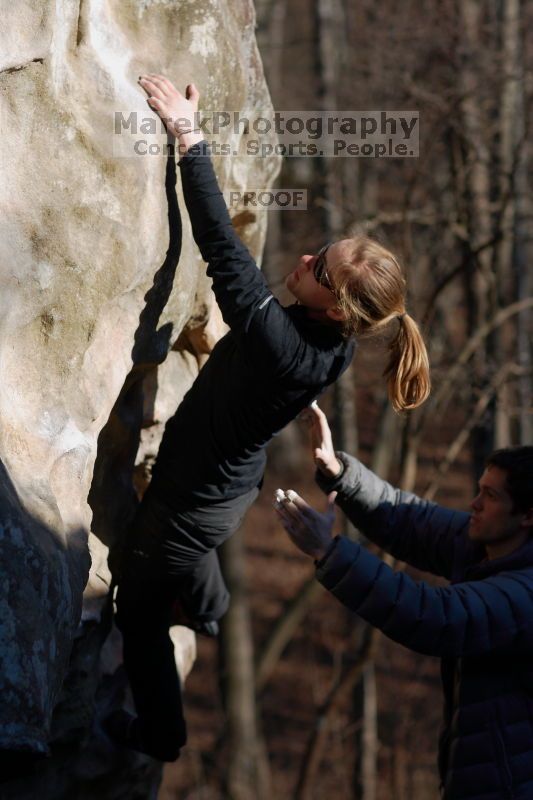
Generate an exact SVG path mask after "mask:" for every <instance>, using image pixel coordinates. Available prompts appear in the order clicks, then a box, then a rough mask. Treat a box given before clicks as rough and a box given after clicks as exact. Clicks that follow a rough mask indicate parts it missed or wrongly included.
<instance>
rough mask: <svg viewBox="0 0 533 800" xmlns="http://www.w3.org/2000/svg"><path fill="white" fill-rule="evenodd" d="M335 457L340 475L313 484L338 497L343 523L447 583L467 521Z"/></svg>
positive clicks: (465, 516) (352, 461) (351, 460)
mask: <svg viewBox="0 0 533 800" xmlns="http://www.w3.org/2000/svg"><path fill="white" fill-rule="evenodd" d="M337 457H338V458H339V459H340V461H341V462H342V464H343V467H344V470H343V472H342V474H341V475H340V476H339V477H338V478H337V479H334V480H327V479H325V478H324V477H323V476H322V475H321V474H320V473H317V482H318V484H319V485H320V487H321V488H322V489H323V490H324V491H325V492H331V491H333V490H335V491H336V492H337V493H338V494H337V500H336V503H337V504H338V505H339V506H340V507H341V508H342V510H343V511H344V513H345V514H346V516H347V517H348V519H350V521H351V522H352V523H353V524H354V525H355V526H356V527H357V528H358V529H359V530H360V531H361V532H362V533H363V534H364V535H365V536H366V537H367V539H370V541H372V542H375V544H377V545H379V546H380V547H381V548H382V549H383V550H386V551H387V552H388V553H391V554H392V555H393V556H394V557H395V558H398V559H400V560H401V561H405V562H407V563H408V564H411V565H412V566H414V567H416V568H417V569H421V570H424V571H426V572H432V573H433V574H435V575H442V576H444V577H446V578H448V579H449V580H450V579H451V578H452V572H453V565H454V563H455V562H456V559H457V558H458V557H459V558H461V557H462V550H463V549H464V547H465V532H466V527H467V525H468V521H469V518H470V515H469V514H466V513H462V512H458V511H453V510H452V509H447V508H444V507H443V506H439V505H437V504H436V503H431V502H429V501H428V500H423V499H422V498H420V497H418V496H417V495H415V494H411V493H410V492H403V491H401V490H400V489H395V488H394V487H393V486H391V485H390V483H387V482H386V481H384V480H382V479H381V478H379V477H378V476H377V475H375V474H374V473H373V472H371V470H369V469H367V468H366V467H365V466H364V465H363V464H362V463H361V462H360V461H358V460H357V459H356V458H352V457H351V456H349V455H347V454H346V453H337Z"/></svg>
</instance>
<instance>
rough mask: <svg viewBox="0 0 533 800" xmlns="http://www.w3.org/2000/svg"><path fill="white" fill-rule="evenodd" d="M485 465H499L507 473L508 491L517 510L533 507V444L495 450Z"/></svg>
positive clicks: (523, 510) (526, 509) (522, 510)
mask: <svg viewBox="0 0 533 800" xmlns="http://www.w3.org/2000/svg"><path fill="white" fill-rule="evenodd" d="M485 466H487V467H498V468H499V469H502V470H503V471H504V472H505V473H506V484H507V491H508V492H509V494H510V496H511V500H512V501H513V504H514V510H515V511H521V512H526V511H528V509H530V508H533V446H531V445H523V446H521V447H504V448H503V449H502V450H495V451H494V452H493V453H491V454H490V456H489V457H488V458H487V460H486V462H485Z"/></svg>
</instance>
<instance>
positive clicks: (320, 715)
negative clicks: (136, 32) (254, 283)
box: [159, 0, 533, 800]
mask: <svg viewBox="0 0 533 800" xmlns="http://www.w3.org/2000/svg"><path fill="white" fill-rule="evenodd" d="M256 12H257V22H258V30H257V37H258V42H259V47H260V50H261V54H262V58H263V64H264V68H265V73H266V77H267V82H268V85H269V87H270V92H271V95H272V100H273V104H274V108H275V109H276V110H280V111H281V110H288V109H293V110H295V111H298V110H300V111H301V110H303V109H308V110H327V111H334V110H335V109H343V110H346V109H353V110H364V109H369V110H376V109H380V110H398V109H407V110H411V111H412V110H415V111H419V113H420V155H419V157H418V158H403V159H399V158H396V159H391V158H379V159H370V158H356V157H348V158H342V157H337V158H307V157H300V158H296V157H295V158H287V159H285V160H284V162H283V168H282V172H281V175H280V177H279V179H278V186H279V187H282V188H292V189H297V188H303V189H307V191H308V211H307V212H297V211H294V212H289V211H284V212H282V213H279V212H272V213H270V214H269V228H268V240H267V246H266V251H265V256H264V259H263V269H264V271H265V274H266V276H267V279H268V280H269V282H270V283H271V285H272V286H273V287H274V289H275V292H276V295H277V296H278V297H279V298H280V300H281V301H282V302H284V303H288V302H290V298H289V296H288V294H287V292H286V290H285V289H284V286H283V276H284V275H286V274H287V273H288V272H289V271H291V269H293V268H294V265H295V263H296V261H297V259H298V257H299V255H300V254H302V253H314V252H316V251H317V250H318V248H320V247H321V246H322V245H323V244H324V243H325V242H327V241H329V240H331V239H335V238H336V237H339V236H343V235H353V234H355V233H360V232H365V233H368V234H370V235H372V236H374V237H377V238H378V239H379V240H380V241H381V242H383V243H384V244H386V245H387V246H389V247H391V248H392V249H393V251H394V252H396V253H397V254H399V256H400V258H401V261H402V263H403V264H404V266H405V269H406V274H407V280H408V285H409V302H408V310H409V313H410V314H411V315H412V316H413V317H414V318H415V319H417V320H418V321H419V323H420V324H421V326H422V329H423V332H424V335H425V337H426V341H427V343H428V348H429V352H430V358H431V365H432V381H433V392H432V396H431V399H430V400H429V401H428V402H427V403H426V404H425V406H424V407H422V408H421V409H420V410H417V411H416V412H414V413H409V414H405V415H397V414H395V413H394V412H393V411H392V409H391V407H390V405H389V404H388V402H387V399H386V389H385V383H384V380H383V378H382V376H381V372H382V370H383V366H384V364H385V360H386V348H387V341H386V338H385V337H384V338H382V339H380V340H376V339H373V340H368V341H364V342H362V343H361V346H360V349H359V351H358V354H357V356H356V359H355V361H354V363H353V366H352V368H351V369H350V370H349V371H348V372H347V373H346V375H345V376H344V378H343V380H342V381H341V382H340V383H339V384H338V386H337V387H336V388H335V390H332V391H330V392H329V393H328V395H327V396H326V397H325V398H324V401H323V403H322V405H323V407H324V408H325V410H326V411H327V413H328V415H329V417H330V420H331V421H332V424H333V426H334V430H335V442H336V445H337V447H338V448H339V449H345V450H347V451H348V452H350V453H354V454H358V455H359V457H360V458H361V459H362V460H363V461H364V462H365V463H366V464H367V465H369V466H371V467H372V468H373V469H374V470H375V471H376V472H378V474H379V475H381V476H382V477H384V478H387V479H389V480H390V481H391V482H392V483H394V484H395V485H399V486H401V487H402V488H405V489H409V490H414V491H416V492H417V493H418V494H421V495H424V496H426V497H429V498H431V499H434V500H436V501H437V502H439V503H442V504H444V505H449V506H453V507H456V508H462V509H465V508H467V507H468V503H469V500H470V499H471V498H472V497H473V496H474V493H475V487H476V481H477V477H478V476H479V474H480V472H481V471H482V464H483V459H484V457H485V456H486V455H487V453H488V452H490V450H492V449H493V448H494V447H499V446H506V445H510V444H518V443H531V442H532V441H533V439H532V426H533V409H532V396H533V394H532V370H531V341H532V332H533V331H532V310H531V309H532V307H533V297H532V295H533V280H532V272H533V270H532V267H531V264H532V263H533V259H532V254H533V242H532V237H531V222H532V206H531V185H530V175H531V172H530V170H531V155H532V154H531V141H530V139H531V122H532V115H531V108H532V105H531V96H532V92H533V82H532V59H533V47H532V46H531V45H532V39H533V4H532V3H531V2H529V1H528V0H522V2H521V0H417V1H416V2H414V1H413V0H403V2H401V3H398V2H391V0H382V2H380V3H376V2H373V0H256ZM389 333H394V332H393V331H389ZM278 486H281V487H282V488H285V489H287V488H294V489H296V490H297V491H298V492H299V493H300V494H302V495H303V496H305V497H306V498H308V499H309V500H310V501H311V502H313V503H315V504H316V505H318V506H320V505H321V504H324V497H323V496H322V495H321V493H320V492H319V490H318V489H317V488H316V486H315V484H314V481H313V467H312V462H311V457H310V449H309V443H308V439H307V433H306V431H305V430H304V429H303V427H302V426H301V425H299V424H298V423H293V424H292V425H290V426H289V427H288V428H287V429H286V431H285V432H284V433H283V434H282V435H281V436H279V437H278V439H277V440H276V441H275V442H274V443H273V445H272V446H271V448H270V454H269V467H268V472H267V475H266V479H265V484H264V487H263V490H262V494H261V496H260V499H259V500H258V502H257V503H256V505H255V507H254V508H253V509H252V510H251V512H250V513H249V515H248V517H247V519H246V522H245V524H244V526H243V529H242V530H241V531H240V533H239V534H238V535H236V536H235V537H233V539H231V540H230V541H229V542H228V543H227V545H226V546H225V551H224V553H223V559H224V566H225V574H226V577H227V581H228V585H229V586H230V589H231V592H232V598H233V602H232V606H231V609H230V612H229V613H228V615H227V617H226V618H225V620H224V625H223V630H222V635H221V638H220V641H219V642H218V643H216V642H213V641H208V640H205V639H204V640H199V641H198V659H197V662H196V664H195V666H194V669H193V672H192V674H191V675H190V677H189V678H188V680H187V685H186V710H187V716H188V719H189V721H190V739H189V744H188V747H187V748H186V749H185V750H184V752H183V755H182V757H181V759H180V760H179V762H177V764H176V765H172V766H171V767H168V768H167V769H166V772H165V778H164V782H163V785H162V787H161V790H160V794H159V798H160V800H177V798H179V799H180V800H185V799H186V800H221V799H222V798H224V799H226V798H228V799H229V798H231V800H267V798H268V800H271V799H272V798H275V800H314V799H315V798H323V797H326V796H335V797H336V798H337V800H434V798H436V797H437V795H438V779H437V770H436V745H437V738H438V731H439V725H440V718H441V705H442V698H441V692H440V685H439V664H438V660H437V659H434V658H429V657H424V656H421V655H418V654H415V653H411V652H410V651H408V650H406V649H405V648H403V647H401V646H399V645H397V644H394V643H392V642H390V641H389V640H387V639H386V638H385V637H383V636H382V635H381V634H380V633H379V632H374V631H372V630H371V629H369V628H368V627H367V626H366V625H364V624H363V623H362V621H360V620H358V619H357V617H355V616H354V615H353V614H351V613H349V612H348V611H347V610H346V609H345V608H343V607H342V606H341V605H340V604H339V603H338V602H337V601H336V600H334V599H333V598H332V597H330V596H328V595H327V593H326V592H325V591H324V590H322V589H321V587H319V586H318V584H317V583H316V581H314V578H313V566H312V564H311V563H310V561H309V559H307V558H305V557H304V556H302V555H301V554H299V553H298V552H297V551H296V550H295V548H294V547H293V546H292V545H291V544H290V543H289V541H288V540H287V538H286V536H285V534H284V533H283V532H282V530H281V528H280V526H279V524H278V523H277V521H276V519H275V515H274V512H273V510H272V495H273V491H274V489H275V488H277V487H278ZM338 529H339V530H343V531H345V532H348V534H349V535H351V536H358V535H359V534H358V532H357V531H354V530H350V529H349V527H347V526H346V524H345V523H344V522H343V521H342V520H341V519H340V517H339V520H338ZM396 568H398V569H401V568H404V565H401V564H400V565H396ZM409 572H410V574H412V575H414V576H415V577H416V578H417V579H420V580H428V581H429V582H431V583H432V584H435V579H434V578H432V577H431V576H427V575H423V574H420V573H416V572H415V571H414V570H409Z"/></svg>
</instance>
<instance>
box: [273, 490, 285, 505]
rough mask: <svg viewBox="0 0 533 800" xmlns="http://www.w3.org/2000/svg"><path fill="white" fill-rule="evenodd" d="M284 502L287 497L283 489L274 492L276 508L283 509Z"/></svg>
mask: <svg viewBox="0 0 533 800" xmlns="http://www.w3.org/2000/svg"><path fill="white" fill-rule="evenodd" d="M284 500H286V497H285V492H284V491H283V489H276V491H275V492H274V508H282V506H283V501H284Z"/></svg>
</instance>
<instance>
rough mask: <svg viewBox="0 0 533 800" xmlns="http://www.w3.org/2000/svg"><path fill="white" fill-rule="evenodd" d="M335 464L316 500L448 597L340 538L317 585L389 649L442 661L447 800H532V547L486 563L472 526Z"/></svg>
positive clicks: (348, 462)
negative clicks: (394, 645)
mask: <svg viewBox="0 0 533 800" xmlns="http://www.w3.org/2000/svg"><path fill="white" fill-rule="evenodd" d="M338 455H339V457H340V458H341V460H342V462H343V464H344V466H345V468H344V472H343V473H342V475H340V476H339V477H338V478H337V479H335V480H333V481H327V480H325V479H324V478H323V477H319V479H318V480H319V483H320V485H321V486H322V488H323V489H324V491H327V492H329V491H332V490H333V489H335V490H336V491H337V492H338V495H337V500H336V502H337V503H338V504H339V505H340V507H341V508H342V509H343V511H344V512H345V514H346V515H347V516H348V517H349V519H350V520H351V521H352V522H353V523H354V524H355V525H357V527H359V528H360V529H361V531H363V533H364V534H365V536H367V537H368V538H369V539H370V540H371V541H373V542H375V543H376V544H378V545H379V546H380V547H382V548H383V549H384V550H386V551H387V552H389V553H392V555H393V556H395V558H398V559H400V560H401V561H405V562H407V563H408V564H411V565H413V566H414V567H416V568H417V569H421V570H425V571H428V572H432V573H434V574H436V575H441V576H443V577H445V578H447V579H448V580H450V581H451V585H450V586H446V587H432V586H429V584H427V583H425V582H424V581H418V582H416V581H414V580H413V579H412V578H410V577H409V576H408V575H406V574H405V573H404V572H393V570H391V569H390V567H388V566H387V565H386V564H385V563H384V562H383V561H382V560H381V559H380V558H378V557H377V556H375V555H374V554H373V553H370V552H368V551H367V550H366V548H364V547H361V545H359V544H358V543H357V542H352V541H349V540H348V539H345V538H344V537H340V538H339V539H338V541H337V544H336V546H335V547H334V548H333V549H332V551H331V552H330V554H329V556H328V557H327V558H326V559H325V560H324V562H323V563H321V564H320V565H319V569H318V574H317V577H318V579H319V580H320V581H321V582H322V583H323V584H324V586H326V587H327V588H328V589H329V590H330V591H331V592H333V594H335V595H336V596H337V597H338V598H339V600H341V602H343V603H345V604H346V605H347V606H349V607H350V608H352V609H353V610H354V611H356V612H357V613H358V614H359V615H360V616H361V617H363V618H364V619H366V620H367V621H368V622H369V623H371V624H372V625H375V626H376V627H378V628H380V629H381V630H382V631H383V632H384V633H385V634H386V635H387V636H389V637H390V638H391V639H394V640H395V641H397V642H401V643H402V644H403V645H405V646H406V647H410V648H411V649H413V650H417V651H418V652H420V653H428V654H430V655H435V656H440V657H441V659H442V661H441V665H442V670H441V671H442V680H443V688H444V698H445V703H444V725H443V730H442V735H441V739H440V747H439V766H440V775H441V780H442V785H443V789H444V798H445V800H533V539H532V538H530V539H529V540H528V541H527V542H526V543H525V544H524V545H523V546H522V547H520V548H518V549H517V550H515V551H514V552H513V553H511V554H510V555H507V556H504V557H502V558H495V559H493V560H488V559H486V558H485V549H484V547H483V546H482V545H481V544H479V543H474V542H472V541H471V540H470V539H469V537H468V532H467V531H468V523H469V520H470V515H469V514H466V513H462V512H458V511H453V510H452V509H448V508H443V507H442V506H439V505H436V504H435V503H431V502H429V501H427V500H422V499H421V498H419V497H417V496H416V495H414V494H411V493H408V492H402V491H400V490H399V489H395V488H393V487H392V486H391V485H390V484H388V483H386V482H385V481H383V480H381V479H380V478H378V476H377V475H375V474H374V473H373V472H371V471H370V470H368V469H366V467H364V466H363V464H361V462H360V461H357V460H356V459H353V458H350V456H347V455H346V454H344V453H341V454H338Z"/></svg>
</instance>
